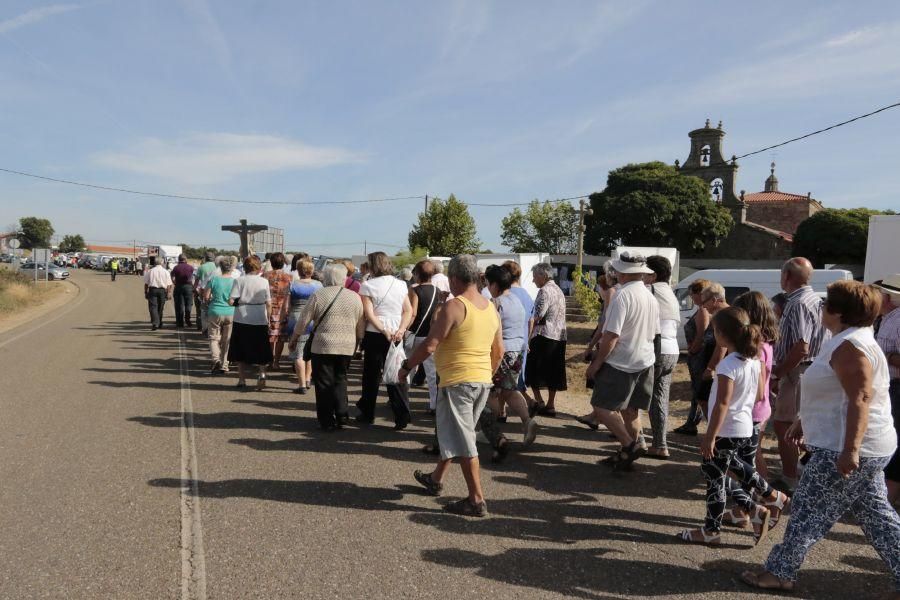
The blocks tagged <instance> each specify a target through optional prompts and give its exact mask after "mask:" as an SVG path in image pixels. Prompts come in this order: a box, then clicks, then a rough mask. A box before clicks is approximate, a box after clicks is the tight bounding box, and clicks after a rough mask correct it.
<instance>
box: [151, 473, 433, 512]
mask: <svg viewBox="0 0 900 600" xmlns="http://www.w3.org/2000/svg"><path fill="white" fill-rule="evenodd" d="M148 483H149V484H150V485H152V486H154V487H170V488H180V487H183V486H185V485H189V486H190V487H188V489H193V487H192V482H185V481H183V480H181V479H176V478H174V477H173V478H161V479H151V480H150V481H149V482H148ZM197 490H198V495H199V496H200V497H201V498H220V499H224V498H259V499H260V500H272V501H275V502H295V503H298V504H308V505H311V506H327V507H332V508H346V509H352V510H377V511H381V510H384V511H397V510H402V511H415V512H440V509H423V508H422V507H419V506H408V505H404V504H396V501H398V500H402V499H403V497H404V493H403V492H402V491H400V490H398V489H390V488H376V487H366V486H362V485H357V484H355V483H349V482H336V481H285V480H273V479H225V480H222V481H198V482H197Z"/></svg>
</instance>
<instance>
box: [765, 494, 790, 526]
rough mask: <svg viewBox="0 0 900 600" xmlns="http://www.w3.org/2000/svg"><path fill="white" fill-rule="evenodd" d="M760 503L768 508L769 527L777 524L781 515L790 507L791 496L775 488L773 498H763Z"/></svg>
mask: <svg viewBox="0 0 900 600" xmlns="http://www.w3.org/2000/svg"><path fill="white" fill-rule="evenodd" d="M762 505H763V506H765V507H766V508H767V509H769V520H770V521H771V527H775V526H776V525H778V520H779V519H780V518H781V515H782V514H783V513H784V512H785V511H786V510H787V509H788V507H790V505H791V498H790V496H788V495H787V494H785V493H783V492H779V491H778V490H775V497H774V498H763V499H762Z"/></svg>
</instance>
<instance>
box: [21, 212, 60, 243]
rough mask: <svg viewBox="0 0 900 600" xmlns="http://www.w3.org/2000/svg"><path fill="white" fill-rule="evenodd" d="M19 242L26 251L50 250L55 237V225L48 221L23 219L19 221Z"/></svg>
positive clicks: (35, 218) (33, 218) (38, 218)
mask: <svg viewBox="0 0 900 600" xmlns="http://www.w3.org/2000/svg"><path fill="white" fill-rule="evenodd" d="M19 230H20V231H21V232H22V233H20V234H19V242H21V243H22V247H23V248H25V249H28V250H30V249H33V248H49V247H50V238H52V237H53V225H51V224H50V221H49V220H48V219H41V218H40V217H22V218H21V219H19Z"/></svg>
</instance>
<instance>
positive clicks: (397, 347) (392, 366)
mask: <svg viewBox="0 0 900 600" xmlns="http://www.w3.org/2000/svg"><path fill="white" fill-rule="evenodd" d="M404 360H406V352H405V351H404V350H403V343H402V342H391V345H390V347H389V348H388V351H387V356H385V358H384V375H383V376H382V378H381V380H382V381H383V382H384V383H386V384H387V385H397V384H400V383H409V375H407V380H406V381H400V380H399V379H397V374H398V373H399V372H400V366H401V365H402V364H403V361H404Z"/></svg>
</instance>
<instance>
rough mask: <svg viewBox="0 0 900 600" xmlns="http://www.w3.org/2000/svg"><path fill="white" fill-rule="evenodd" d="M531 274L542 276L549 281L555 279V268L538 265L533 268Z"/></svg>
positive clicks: (547, 265)
mask: <svg viewBox="0 0 900 600" xmlns="http://www.w3.org/2000/svg"><path fill="white" fill-rule="evenodd" d="M531 272H532V273H534V274H535V275H541V276H543V277H546V278H547V279H553V267H551V266H550V265H549V264H548V263H538V264H536V265H534V266H533V267H531Z"/></svg>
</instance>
